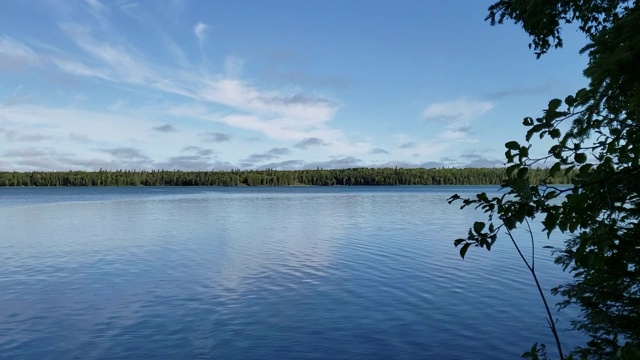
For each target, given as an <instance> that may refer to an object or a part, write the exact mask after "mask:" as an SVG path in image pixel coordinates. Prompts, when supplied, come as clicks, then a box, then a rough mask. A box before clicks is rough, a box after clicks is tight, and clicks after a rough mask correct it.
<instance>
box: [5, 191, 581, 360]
mask: <svg viewBox="0 0 640 360" xmlns="http://www.w3.org/2000/svg"><path fill="white" fill-rule="evenodd" d="M477 190H478V189H474V188H453V187H438V188H429V187H395V188H306V187H302V188H231V189H228V188H225V189H218V188H94V189H91V188H85V189H82V188H72V189H42V188H38V189H0V228H1V229H3V231H2V235H0V236H1V238H0V289H2V291H0V358H22V359H42V358H51V359H58V358H104V359H114V358H123V359H124V358H220V359H266V358H291V359H305V358H308V359H354V358H366V359H372V358H374V359H375V358H379V359H388V358H396V359H424V358H517V357H519V355H520V354H521V353H522V352H523V351H524V350H526V349H527V348H528V347H530V346H531V344H532V343H533V342H535V341H538V342H546V343H547V344H549V345H551V344H552V339H551V336H550V333H549V331H548V329H546V328H545V326H546V324H545V317H544V310H543V308H542V304H541V303H540V301H539V299H538V296H537V294H536V291H535V287H534V286H533V284H532V282H531V279H530V275H529V274H528V273H527V272H526V271H525V269H524V266H523V265H522V264H521V263H520V262H519V259H518V258H517V255H516V254H515V251H514V250H513V249H512V247H511V246H510V244H509V243H508V242H506V241H502V242H501V243H500V244H499V245H498V246H496V248H495V250H494V251H492V253H486V252H485V251H470V252H469V255H468V256H467V257H468V258H467V259H466V260H464V261H463V260H461V259H460V258H459V256H458V253H457V250H456V249H455V248H453V246H452V240H453V239H454V238H456V237H459V236H461V235H464V233H465V229H466V227H468V226H469V224H471V223H472V222H473V221H474V220H475V219H478V218H481V215H480V214H477V213H474V212H472V211H463V212H461V211H459V209H458V207H456V206H450V205H448V204H447V203H446V199H447V198H448V196H450V195H451V194H452V193H454V192H468V193H470V194H471V193H474V192H476V191H477ZM490 190H491V189H490ZM540 238H541V239H542V240H544V239H545V238H544V236H541V237H540ZM503 240H506V239H503ZM472 250H475V249H472ZM546 259H547V260H546V261H545V260H543V259H542V258H541V259H539V260H538V265H537V266H538V267H539V272H540V276H541V277H542V278H543V281H545V284H547V285H548V287H551V286H553V285H556V284H557V283H559V282H560V281H563V279H566V275H563V274H561V273H558V269H557V268H555V267H554V266H553V265H552V264H551V262H550V260H548V259H549V258H548V257H547V258H546ZM561 315H562V313H561ZM560 326H561V327H565V328H566V327H568V319H567V317H566V316H564V317H563V318H561V323H560ZM578 339H579V337H577V335H576V334H572V333H567V334H565V342H567V345H570V344H572V343H576V342H577V341H578Z"/></svg>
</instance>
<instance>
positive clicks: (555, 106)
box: [549, 99, 562, 111]
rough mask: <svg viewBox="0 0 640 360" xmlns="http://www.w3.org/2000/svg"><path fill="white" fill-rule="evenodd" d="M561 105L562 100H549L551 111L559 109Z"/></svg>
mask: <svg viewBox="0 0 640 360" xmlns="http://www.w3.org/2000/svg"><path fill="white" fill-rule="evenodd" d="M560 105H562V100H560V99H553V100H551V101H549V110H550V111H556V110H558V108H559V107H560Z"/></svg>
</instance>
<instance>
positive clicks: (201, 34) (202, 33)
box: [193, 22, 209, 47]
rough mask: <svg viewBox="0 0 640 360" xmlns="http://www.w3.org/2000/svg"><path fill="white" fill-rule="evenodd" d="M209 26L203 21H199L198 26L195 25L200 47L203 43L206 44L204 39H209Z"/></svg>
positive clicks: (194, 31)
mask: <svg viewBox="0 0 640 360" xmlns="http://www.w3.org/2000/svg"><path fill="white" fill-rule="evenodd" d="M208 28H209V25H207V24H205V23H202V22H199V23H197V24H196V26H194V27H193V33H194V34H195V36H196V38H197V39H198V44H200V47H202V45H203V44H204V41H205V40H206V39H207V29H208Z"/></svg>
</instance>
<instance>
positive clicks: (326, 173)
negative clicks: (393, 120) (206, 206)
mask: <svg viewBox="0 0 640 360" xmlns="http://www.w3.org/2000/svg"><path fill="white" fill-rule="evenodd" d="M504 174H505V172H504V169H483V168H477V169H472V168H468V169H423V168H419V169H401V168H395V169H391V168H381V169H369V168H357V169H336V170H320V169H318V170H282V171H276V170H232V171H165V170H153V171H128V170H124V171H123V170H117V171H103V170H100V171H95V172H85V171H66V172H55V171H54V172H0V186H290V185H315V186H332V185H343V186H357V185H375V186H377V185H498V184H500V180H501V179H502V178H503V177H504ZM532 176H533V177H534V178H539V179H543V178H548V177H549V170H548V169H538V170H535V171H533V172H532ZM572 176H573V173H571V174H567V175H566V176H565V175H564V174H557V175H556V176H555V177H554V181H555V182H556V183H560V184H566V183H568V182H570V181H571V177H572Z"/></svg>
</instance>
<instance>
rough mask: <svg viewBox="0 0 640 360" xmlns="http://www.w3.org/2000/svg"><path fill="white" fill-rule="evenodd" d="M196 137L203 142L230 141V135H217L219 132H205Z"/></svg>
mask: <svg viewBox="0 0 640 360" xmlns="http://www.w3.org/2000/svg"><path fill="white" fill-rule="evenodd" d="M198 136H199V137H200V139H202V141H204V142H213V143H220V142H225V141H230V140H231V135H229V134H224V133H219V132H210V131H207V132H203V133H199V134H198Z"/></svg>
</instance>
